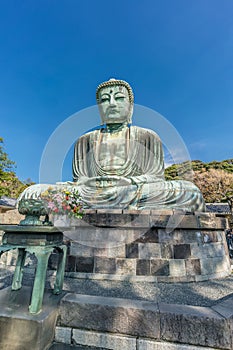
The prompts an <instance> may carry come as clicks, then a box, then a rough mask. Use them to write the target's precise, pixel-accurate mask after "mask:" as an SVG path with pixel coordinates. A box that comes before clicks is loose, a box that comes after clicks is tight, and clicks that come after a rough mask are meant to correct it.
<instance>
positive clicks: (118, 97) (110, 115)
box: [99, 85, 132, 124]
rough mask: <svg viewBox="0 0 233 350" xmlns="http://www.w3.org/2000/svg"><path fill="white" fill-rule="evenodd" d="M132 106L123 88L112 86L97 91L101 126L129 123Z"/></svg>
mask: <svg viewBox="0 0 233 350" xmlns="http://www.w3.org/2000/svg"><path fill="white" fill-rule="evenodd" d="M131 109H132V105H131V103H130V101H129V94H128V91H127V89H126V88H125V87H124V86H120V85H113V86H108V87H104V88H102V89H101V90H100V91H99V111H100V115H101V119H102V123H103V124H116V123H129V122H130V121H131Z"/></svg>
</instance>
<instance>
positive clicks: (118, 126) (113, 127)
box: [105, 123, 128, 133]
mask: <svg viewBox="0 0 233 350" xmlns="http://www.w3.org/2000/svg"><path fill="white" fill-rule="evenodd" d="M127 126H128V124H127V123H114V124H106V129H105V130H106V131H107V132H110V133H114V132H118V131H121V130H123V129H124V128H127Z"/></svg>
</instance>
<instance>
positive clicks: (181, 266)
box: [169, 259, 186, 277]
mask: <svg viewBox="0 0 233 350" xmlns="http://www.w3.org/2000/svg"><path fill="white" fill-rule="evenodd" d="M169 271H170V276H174V277H180V276H185V275H186V269H185V261H184V260H183V259H176V260H170V261H169Z"/></svg>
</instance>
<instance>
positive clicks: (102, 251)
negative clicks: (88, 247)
mask: <svg viewBox="0 0 233 350" xmlns="http://www.w3.org/2000/svg"><path fill="white" fill-rule="evenodd" d="M93 255H94V256H99V257H106V258H124V257H125V244H124V243H120V244H119V243H117V242H116V246H114V245H113V246H110V247H106V248H104V247H103V248H94V250H93Z"/></svg>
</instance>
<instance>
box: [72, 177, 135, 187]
mask: <svg viewBox="0 0 233 350" xmlns="http://www.w3.org/2000/svg"><path fill="white" fill-rule="evenodd" d="M79 184H80V185H85V186H88V187H92V188H103V187H115V186H117V187H118V186H130V185H131V184H132V181H131V179H129V178H126V177H121V176H117V175H109V176H97V177H91V178H85V179H84V181H80V182H79Z"/></svg>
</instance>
